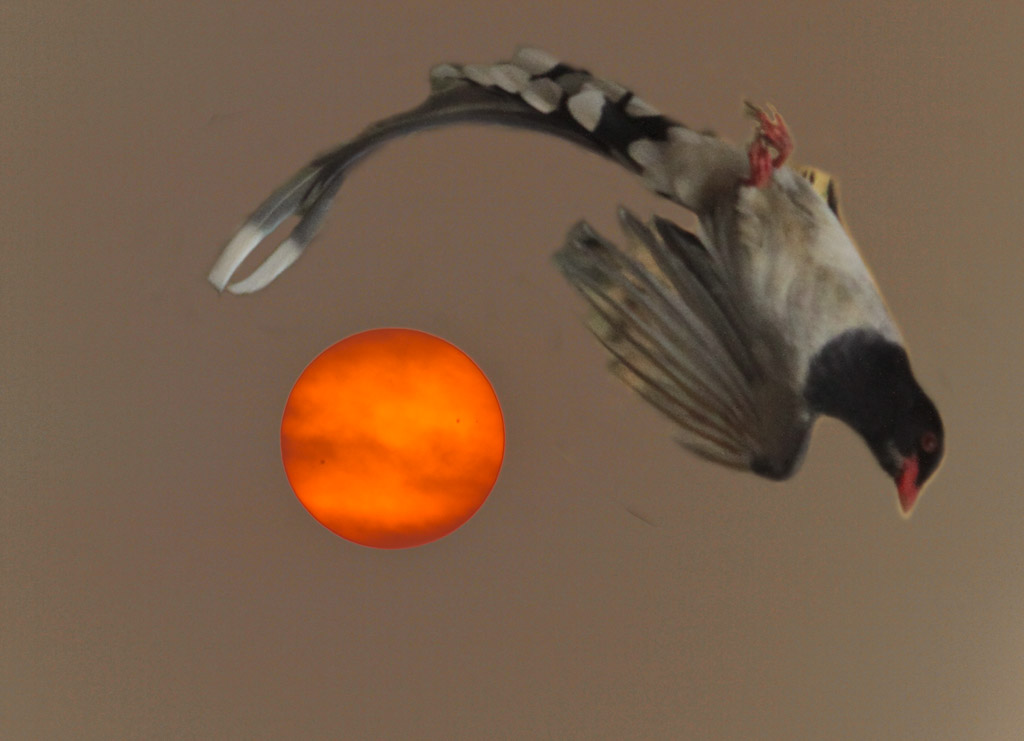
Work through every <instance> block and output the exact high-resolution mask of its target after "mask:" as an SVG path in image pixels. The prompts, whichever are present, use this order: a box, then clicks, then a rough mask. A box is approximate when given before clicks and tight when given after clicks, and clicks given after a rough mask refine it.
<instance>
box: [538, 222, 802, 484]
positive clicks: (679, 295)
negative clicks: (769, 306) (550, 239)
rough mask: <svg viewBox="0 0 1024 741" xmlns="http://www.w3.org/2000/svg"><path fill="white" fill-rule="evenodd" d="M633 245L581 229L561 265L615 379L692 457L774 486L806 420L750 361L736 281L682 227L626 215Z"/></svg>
mask: <svg viewBox="0 0 1024 741" xmlns="http://www.w3.org/2000/svg"><path fill="white" fill-rule="evenodd" d="M620 221H621V223H622V227H623V230H624V231H625V233H626V236H627V247H625V248H622V249H620V248H618V247H616V246H615V245H613V244H612V243H610V242H608V241H607V240H605V239H603V238H602V237H600V236H599V235H598V234H597V233H595V232H594V230H593V229H591V228H590V227H589V226H588V225H587V224H585V223H580V224H578V225H577V226H576V227H575V228H574V229H573V230H572V232H570V234H569V238H568V240H567V242H566V244H565V246H564V247H563V248H562V249H561V250H560V251H559V252H558V253H557V254H556V256H555V259H556V262H557V264H558V266H559V268H560V269H561V270H562V272H563V273H564V274H565V276H566V278H567V279H568V280H569V282H570V283H572V285H573V286H574V287H575V288H576V289H577V290H578V291H579V292H580V293H581V294H582V295H583V296H584V297H585V298H586V299H587V301H588V302H589V303H590V305H591V307H592V308H593V315H592V317H591V319H590V327H591V330H592V331H593V332H594V334H595V335H596V336H597V337H598V339H599V340H600V341H601V342H602V344H604V345H605V347H606V348H607V349H608V350H609V351H610V352H611V354H612V356H613V360H612V362H611V369H612V371H613V372H614V373H615V374H616V375H617V376H619V377H620V378H621V379H622V380H623V381H625V382H626V384H628V385H629V386H630V387H632V388H633V389H634V390H636V391H637V392H638V393H639V394H640V395H641V396H642V397H643V398H644V399H646V400H647V401H648V402H650V403H651V404H652V405H654V406H655V407H656V408H657V409H659V410H660V411H661V412H662V413H664V414H665V415H667V416H668V417H669V418H670V419H671V420H672V421H673V422H675V423H676V424H677V425H678V427H679V441H680V442H681V443H682V444H683V445H684V446H686V447H687V448H689V449H690V450H692V451H694V452H696V453H698V454H699V455H702V456H704V457H705V458H709V459H711V460H713V461H715V462H718V463H721V464H724V465H727V466H731V467H733V468H740V469H749V470H753V471H755V472H757V473H760V474H762V475H766V476H769V477H773V478H784V477H785V476H788V475H789V474H790V473H792V471H793V470H795V467H796V465H797V464H798V463H799V460H800V458H801V456H802V454H803V450H804V448H805V446H806V441H807V436H808V431H809V428H810V419H809V418H808V417H807V416H806V414H805V413H804V411H803V405H802V402H801V400H800V399H799V398H797V397H796V396H795V395H794V394H793V393H792V391H791V390H790V389H788V388H787V387H786V385H785V384H784V383H782V384H780V383H779V382H778V379H777V378H776V374H775V373H774V370H775V369H772V368H766V367H765V366H764V360H763V359H762V358H759V357H757V356H756V355H755V353H754V352H753V351H752V348H753V347H754V342H753V340H754V337H753V335H752V330H751V328H750V326H749V324H748V322H747V321H746V319H745V317H744V314H743V311H742V310H741V308H740V306H739V304H738V302H737V301H736V300H735V292H734V285H733V278H732V276H731V275H730V274H729V271H728V268H727V267H726V266H725V263H724V262H723V261H722V260H721V259H720V256H719V255H718V254H717V252H716V251H715V250H714V248H713V247H711V246H709V245H705V244H704V243H702V242H701V241H700V240H699V239H698V238H697V237H696V236H695V235H693V234H691V233H689V232H687V231H685V230H683V229H681V228H679V227H678V226H676V225H675V224H673V223H671V222H669V221H667V220H664V219H657V218H656V219H655V220H654V221H653V222H652V224H651V225H650V226H646V225H644V224H642V223H641V222H640V221H639V220H637V219H636V217H634V216H633V215H632V214H630V213H629V212H628V211H625V210H624V209H622V210H620Z"/></svg>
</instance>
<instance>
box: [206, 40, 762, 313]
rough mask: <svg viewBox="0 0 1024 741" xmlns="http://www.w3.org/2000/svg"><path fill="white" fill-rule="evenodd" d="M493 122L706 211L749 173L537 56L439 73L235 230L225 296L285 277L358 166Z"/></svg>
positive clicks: (218, 273)
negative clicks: (251, 261) (389, 147)
mask: <svg viewBox="0 0 1024 741" xmlns="http://www.w3.org/2000/svg"><path fill="white" fill-rule="evenodd" d="M466 122H471V123H490V124H500V125H505V126H512V127H516V128H523V129H529V130H533V131H539V132H542V133H546V134H551V135H554V136H557V137H560V138H562V139H566V140H568V141H570V142H572V143H574V144H577V145H578V146H581V147H583V148H585V149H588V150H590V151H593V152H596V153H598V154H601V155H603V156H605V157H608V158H610V159H612V160H614V161H616V162H618V163H619V164H621V165H623V166H625V167H627V168H628V169H630V170H631V171H633V172H635V173H637V174H638V175H640V176H641V177H642V178H643V180H644V182H645V183H646V184H647V185H648V186H649V187H650V188H651V189H652V190H654V191H656V192H658V193H659V194H661V195H663V196H665V197H667V198H670V199H672V200H674V201H676V202H678V203H680V204H681V205H683V206H685V207H687V208H691V209H695V210H697V209H700V208H701V206H702V204H703V203H704V202H705V201H706V200H707V191H708V190H709V189H712V188H715V187H717V186H718V185H719V184H720V183H729V184H732V183H733V182H734V181H735V178H736V173H738V172H742V171H743V170H744V168H745V167H746V159H745V157H744V156H743V154H742V153H741V152H739V150H737V149H735V148H734V147H732V146H731V145H729V144H726V143H725V142H723V141H721V140H719V139H716V138H715V137H714V136H711V135H708V134H703V133H698V132H696V131H693V130H691V129H689V128H687V127H686V126H684V125H683V124H681V123H678V122H676V121H673V120H672V119H670V118H668V117H666V116H663V115H662V114H660V113H659V112H658V111H656V110H655V109H654V108H653V107H651V105H650V104H648V103H647V102H645V101H644V100H642V99H641V98H639V97H638V96H636V95H635V94H634V93H632V92H631V91H629V90H627V89H626V88H624V87H623V86H621V85H619V84H617V83H614V82H611V81H609V80H604V79H601V78H597V77H594V76H593V75H591V74H590V73H589V72H587V71H585V70H582V69H578V68H576V67H571V66H569V65H567V64H564V63H562V62H560V61H558V60H557V59H555V58H554V57H552V56H551V55H549V54H547V53H545V52H543V51H540V50H538V49H533V48H521V49H519V50H518V51H517V52H516V54H515V55H514V56H513V58H512V59H511V60H510V61H507V62H499V63H497V64H489V65H474V64H467V65H455V64H442V65H438V66H437V67H435V68H434V69H433V70H432V71H431V93H430V95H429V97H428V98H427V99H426V100H425V101H424V102H423V103H422V104H421V105H419V106H417V107H416V108H413V109H412V110H409V111H406V112H404V113H400V114H398V115H396V116H392V117H390V118H387V119H384V120H382V121H379V122H377V123H375V124H373V125H371V126H369V127H368V128H366V129H365V130H364V131H363V132H362V133H361V134H359V135H358V136H357V137H355V138H354V139H352V140H351V141H348V142H346V143H345V144H343V145H341V146H339V147H337V148H336V149H334V150H332V151H330V152H328V153H326V154H324V155H321V156H320V157H317V158H316V159H314V160H313V161H312V162H311V163H309V164H308V165H307V166H305V167H303V168H302V169H301V170H299V172H298V173H296V174H295V175H294V176H293V177H292V178H291V179H290V180H289V181H288V182H287V183H285V184H284V185H282V186H281V187H279V188H278V189H277V190H276V191H274V193H272V194H271V195H270V197H269V198H267V199H266V200H265V201H264V202H263V203H262V204H261V205H260V206H259V208H257V209H256V210H255V211H254V212H253V213H252V215H251V216H250V217H249V218H248V219H247V220H246V222H245V224H244V225H243V226H242V227H241V228H240V229H239V230H238V232H237V233H236V234H235V236H234V237H233V238H232V239H231V241H230V242H229V243H228V244H227V246H226V247H225V248H224V250H223V252H222V253H221V255H220V258H219V259H218V260H217V263H216V264H215V265H214V267H213V269H212V270H211V271H210V275H209V279H210V282H211V283H213V285H214V286H215V287H216V288H217V289H218V290H223V289H224V288H227V290H229V291H231V292H233V293H250V292H253V291H257V290H259V289H261V288H263V287H264V286H266V285H267V284H269V283H270V282H271V281H273V280H274V279H275V278H276V277H277V276H278V275H280V274H281V273H282V272H283V271H284V270H285V269H286V268H288V266H290V265H291V264H292V263H293V262H295V260H296V259H298V257H299V256H300V255H301V254H302V252H303V250H305V248H306V246H307V245H308V244H309V242H310V241H311V240H312V239H313V237H314V236H315V235H316V232H317V231H318V230H319V228H320V226H321V224H322V223H323V220H324V217H325V216H326V214H327V210H328V208H329V207H330V205H331V202H332V201H333V199H334V196H335V195H336V194H337V192H338V189H339V188H340V187H341V184H342V181H343V180H344V178H345V177H346V175H347V174H348V173H349V171H350V170H351V168H352V166H353V165H355V164H356V163H357V162H359V161H360V160H362V159H363V158H364V157H365V156H366V155H367V154H369V153H370V152H372V151H373V150H375V149H376V148H377V147H379V146H380V145H382V144H384V143H385V142H387V141H389V140H390V139H394V138H397V137H400V136H404V135H406V134H409V133H412V132H415V131H420V130H424V129H431V128H436V127H439V126H445V125H448V124H454V123H466ZM293 215H298V216H299V217H300V220H299V223H298V224H297V225H296V226H295V228H294V229H293V230H292V232H291V234H290V235H289V236H288V238H287V239H286V240H285V241H284V242H282V243H281V244H280V245H279V246H278V247H277V249H276V250H275V251H274V252H273V253H272V254H271V255H270V256H269V257H268V258H267V259H266V260H265V261H264V263H263V264H262V265H260V266H259V267H258V268H257V269H256V270H255V271H254V272H253V273H252V274H251V275H249V276H248V277H247V278H245V279H244V280H240V281H237V282H234V283H230V281H231V278H232V276H233V275H234V273H235V272H236V271H237V270H238V268H239V266H240V265H241V264H242V262H243V260H245V258H246V257H247V256H248V255H249V254H251V253H252V251H253V250H255V249H256V247H257V246H258V245H259V244H260V243H261V242H262V241H263V240H264V239H266V238H267V237H268V236H269V235H270V234H271V232H273V231H274V230H275V229H276V228H277V227H278V226H280V224H281V223H283V222H284V221H285V219H287V218H289V217H290V216H293Z"/></svg>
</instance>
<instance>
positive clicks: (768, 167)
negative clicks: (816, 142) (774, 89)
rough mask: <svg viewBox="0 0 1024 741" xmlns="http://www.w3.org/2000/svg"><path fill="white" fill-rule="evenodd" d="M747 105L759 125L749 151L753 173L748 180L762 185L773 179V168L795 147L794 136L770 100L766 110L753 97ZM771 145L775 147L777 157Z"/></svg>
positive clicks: (747, 182) (748, 112)
mask: <svg viewBox="0 0 1024 741" xmlns="http://www.w3.org/2000/svg"><path fill="white" fill-rule="evenodd" d="M746 106H747V114H748V115H749V116H750V117H751V118H753V119H754V120H755V121H756V122H757V129H756V131H755V133H754V141H752V142H751V143H750V149H749V151H748V155H749V157H750V176H749V177H748V178H747V180H746V181H745V183H746V184H747V185H752V186H754V187H757V188H759V187H761V186H763V185H765V184H766V183H767V182H768V181H769V180H770V179H771V177H772V171H773V170H775V169H777V168H779V167H782V165H783V163H785V161H786V159H787V158H788V157H789V155H790V153H791V152H792V151H793V139H792V137H791V136H790V135H789V129H788V128H787V127H786V122H785V121H784V120H783V119H782V115H781V114H780V113H779V112H778V111H777V110H776V109H775V106H773V105H771V104H768V106H767V110H765V109H764V108H761V107H760V106H756V105H754V104H753V103H751V102H750V101H746ZM770 149H773V150H775V156H774V157H773V156H772V154H771V151H769V150H770Z"/></svg>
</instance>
